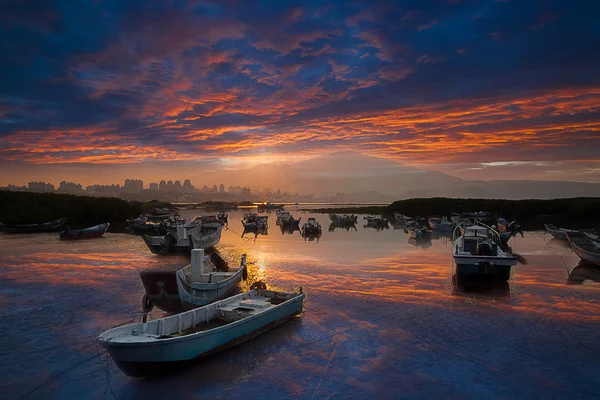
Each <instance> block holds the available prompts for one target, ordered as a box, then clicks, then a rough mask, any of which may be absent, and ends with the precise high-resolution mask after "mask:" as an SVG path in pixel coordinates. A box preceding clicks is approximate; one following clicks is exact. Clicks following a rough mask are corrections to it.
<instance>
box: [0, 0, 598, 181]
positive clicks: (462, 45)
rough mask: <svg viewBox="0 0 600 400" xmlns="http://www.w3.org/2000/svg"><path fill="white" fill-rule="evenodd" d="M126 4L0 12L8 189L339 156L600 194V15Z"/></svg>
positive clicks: (530, 8)
mask: <svg viewBox="0 0 600 400" xmlns="http://www.w3.org/2000/svg"><path fill="white" fill-rule="evenodd" d="M128 4H129V6H128V7H122V6H121V2H114V1H103V2H87V3H82V4H80V5H79V6H78V7H62V6H61V5H60V3H59V2H54V1H48V2H45V3H44V7H40V8H37V9H35V10H31V9H30V8H29V6H28V5H27V4H26V3H16V4H14V5H13V6H12V7H11V8H10V10H9V11H8V12H5V13H2V15H0V19H1V20H2V25H3V26H4V37H5V39H6V40H5V41H3V43H2V44H0V46H2V49H3V50H4V51H3V54H4V55H5V58H6V59H5V62H4V63H3V65H2V66H0V69H1V71H2V78H1V79H2V81H3V85H2V89H1V94H2V96H1V100H0V170H1V171H2V172H3V173H2V174H1V175H2V176H1V177H0V180H1V182H0V185H6V184H8V183H9V182H8V181H7V180H9V179H12V180H14V181H18V182H27V181H30V180H32V179H34V178H36V179H43V180H46V181H47V180H50V179H54V180H55V178H54V177H56V176H61V177H63V178H64V179H67V180H71V181H78V182H82V183H83V184H85V182H84V180H87V179H89V180H90V181H94V182H103V183H108V182H114V181H117V180H119V181H120V180H122V179H124V178H125V177H128V176H136V177H139V178H141V179H143V180H145V181H150V178H151V177H152V176H156V177H157V178H158V179H163V178H166V177H168V176H189V177H192V176H195V175H199V174H210V173H211V171H214V170H220V169H248V168H251V167H254V166H257V165H260V164H269V163H274V162H277V163H290V162H295V161H304V160H307V159H310V158H313V157H316V156H319V155H324V154H328V153H332V152H335V151H339V150H350V149H351V150H355V151H359V152H361V153H363V154H368V155H372V156H378V157H381V158H385V159H388V160H394V161H397V162H400V163H402V164H404V165H408V166H413V167H418V168H421V169H427V170H432V171H440V172H444V173H445V174H448V175H451V176H455V177H459V178H463V179H483V180H498V179H500V180H517V179H524V180H527V179H534V180H551V181H554V180H563V181H576V182H600V160H599V155H598V150H597V149H598V148H600V136H598V131H599V130H600V118H599V115H600V114H599V113H600V75H598V73H597V71H598V67H599V66H600V55H599V54H598V52H597V48H598V44H600V35H599V34H598V30H597V29H596V23H595V19H594V15H596V14H597V13H598V12H599V11H600V4H596V3H590V4H588V5H587V6H586V7H585V8H583V7H581V8H580V7H578V6H577V5H576V4H575V3H573V2H569V1H566V0H558V1H553V2H546V1H542V2H520V1H506V0H504V1H497V0H487V1H481V2H469V1H459V0H426V1H402V2H400V1H375V2H361V1H358V2H353V3H347V2H338V1H327V2H321V1H319V2H312V1H291V2H271V1H257V2H252V4H250V3H247V2H242V1H231V2H213V1H208V2H205V3H197V2H195V1H180V2H169V3H162V2H150V3H146V2H138V1H132V2H128ZM173 21H177V23H176V24H174V23H173ZM275 183H276V182H268V183H267V184H268V185H273V184H275Z"/></svg>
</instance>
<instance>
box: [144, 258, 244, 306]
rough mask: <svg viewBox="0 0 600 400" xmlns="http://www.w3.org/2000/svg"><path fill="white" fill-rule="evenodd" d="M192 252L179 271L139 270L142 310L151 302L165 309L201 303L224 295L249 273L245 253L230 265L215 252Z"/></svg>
mask: <svg viewBox="0 0 600 400" xmlns="http://www.w3.org/2000/svg"><path fill="white" fill-rule="evenodd" d="M191 254H192V259H191V263H190V264H189V265H188V266H186V267H184V268H182V269H180V270H178V271H152V270H149V271H140V278H141V280H142V284H143V285H144V289H145V291H146V294H145V295H144V298H143V300H142V310H143V311H144V312H150V311H152V308H153V307H154V306H156V307H158V308H160V309H161V310H163V311H167V312H181V311H185V310H190V309H192V308H196V307H200V306H204V305H206V304H209V303H212V302H213V301H217V300H220V299H223V298H225V297H226V296H228V295H229V294H231V293H232V291H234V289H236V287H237V284H238V283H239V282H240V281H241V280H242V279H244V280H246V279H247V277H248V271H247V270H246V255H245V254H244V255H242V261H241V262H240V265H239V266H238V267H236V268H230V267H229V265H228V263H227V261H225V260H224V259H223V258H222V257H221V256H220V255H219V253H217V252H213V253H212V254H211V255H210V256H209V257H205V256H204V250H202V249H194V250H192V252H191Z"/></svg>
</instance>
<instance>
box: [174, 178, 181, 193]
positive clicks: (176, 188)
mask: <svg viewBox="0 0 600 400" xmlns="http://www.w3.org/2000/svg"><path fill="white" fill-rule="evenodd" d="M173 188H174V189H175V192H177V193H181V189H182V187H181V182H179V181H175V183H174V184H173Z"/></svg>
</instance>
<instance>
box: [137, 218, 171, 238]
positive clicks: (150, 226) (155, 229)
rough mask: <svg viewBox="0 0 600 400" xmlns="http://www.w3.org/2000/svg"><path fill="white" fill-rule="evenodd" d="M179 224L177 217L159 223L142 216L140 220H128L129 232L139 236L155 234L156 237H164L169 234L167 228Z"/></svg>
mask: <svg viewBox="0 0 600 400" xmlns="http://www.w3.org/2000/svg"><path fill="white" fill-rule="evenodd" d="M177 222H178V219H177V217H175V218H170V217H169V218H167V219H164V220H159V221H157V220H153V219H151V218H149V217H148V216H145V215H142V216H140V217H138V218H133V219H128V220H127V230H128V231H129V232H133V233H137V234H143V233H153V234H155V235H164V234H165V233H167V227H168V226H169V225H171V224H174V223H177Z"/></svg>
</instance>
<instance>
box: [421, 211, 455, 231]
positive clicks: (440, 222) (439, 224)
mask: <svg viewBox="0 0 600 400" xmlns="http://www.w3.org/2000/svg"><path fill="white" fill-rule="evenodd" d="M427 221H428V222H429V226H430V227H431V229H435V230H436V231H444V232H452V231H453V230H454V222H452V221H450V220H448V218H446V216H445V215H444V216H443V217H441V218H440V217H437V216H431V217H427Z"/></svg>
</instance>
